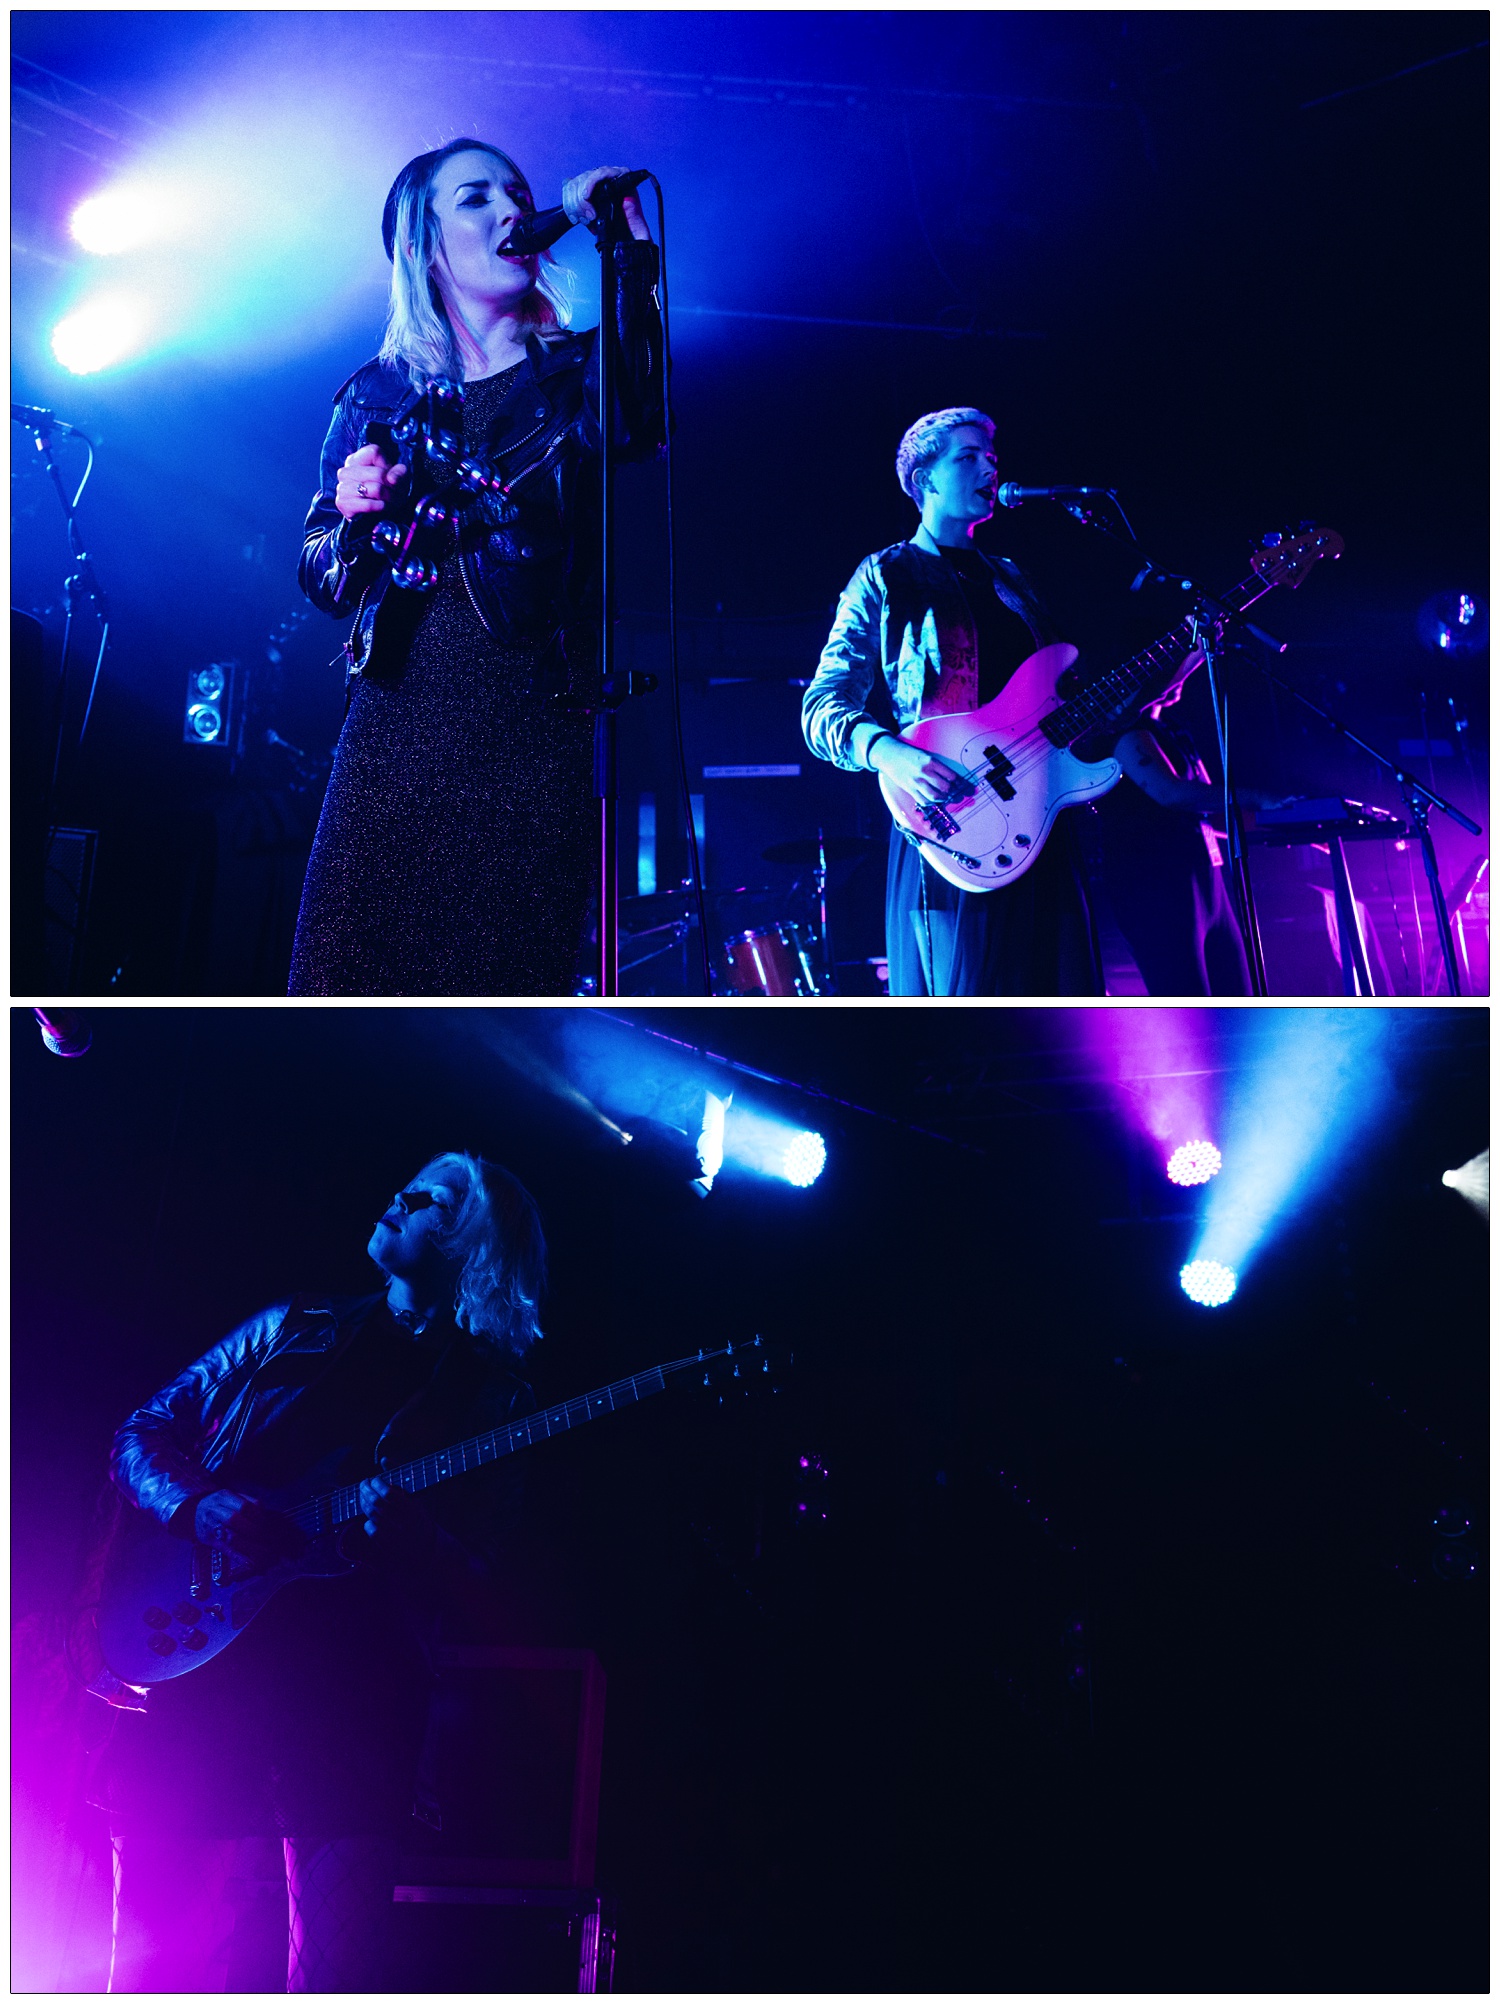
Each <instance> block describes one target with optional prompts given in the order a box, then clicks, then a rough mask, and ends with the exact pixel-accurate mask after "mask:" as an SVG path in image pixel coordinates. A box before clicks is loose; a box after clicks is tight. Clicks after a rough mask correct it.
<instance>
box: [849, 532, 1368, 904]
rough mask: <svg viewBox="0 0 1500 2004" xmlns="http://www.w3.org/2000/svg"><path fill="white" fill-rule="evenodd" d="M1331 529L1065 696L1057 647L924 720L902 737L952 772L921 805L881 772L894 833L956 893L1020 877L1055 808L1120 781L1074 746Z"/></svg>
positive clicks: (1318, 550)
mask: <svg viewBox="0 0 1500 2004" xmlns="http://www.w3.org/2000/svg"><path fill="white" fill-rule="evenodd" d="M1343 548H1344V545H1343V540H1342V538H1341V537H1340V536H1338V535H1337V534H1336V533H1335V532H1334V531H1333V530H1332V529H1317V528H1310V529H1306V530H1303V531H1300V532H1299V533H1297V534H1295V535H1288V536H1284V537H1283V538H1282V540H1281V542H1280V543H1278V544H1277V545H1276V546H1275V547H1274V548H1271V549H1260V550H1257V551H1256V552H1255V554H1254V555H1253V556H1252V557H1251V559H1250V563H1251V575H1250V576H1249V577H1248V578H1245V579H1244V580H1242V582H1241V583H1239V584H1237V585H1235V586H1234V588H1233V590H1232V591H1230V592H1227V593H1226V594H1225V595H1224V597H1223V599H1221V600H1220V601H1219V602H1218V604H1217V605H1215V604H1214V602H1213V601H1208V602H1206V603H1204V604H1201V605H1199V606H1197V607H1195V610H1194V612H1193V613H1191V614H1189V616H1188V617H1187V618H1186V619H1184V620H1183V621H1182V622H1181V624H1180V625H1178V626H1176V627H1174V628H1173V629H1172V631H1171V632H1170V633H1169V634H1167V635H1165V637H1164V638H1162V639H1161V640H1157V641H1153V643H1152V644H1151V646H1149V647H1147V648H1143V649H1142V651H1141V652H1140V653H1139V654H1134V655H1132V656H1131V658H1130V659H1129V660H1128V661H1126V662H1123V663H1122V664H1121V665H1120V666H1119V667H1118V668H1115V669H1113V670H1112V671H1111V672H1110V673H1109V674H1108V675H1102V676H1100V677H1099V679H1098V680H1097V681H1094V682H1090V683H1089V684H1088V685H1087V687H1085V688H1084V689H1083V690H1081V691H1080V692H1078V693H1077V694H1075V695H1072V696H1065V695H1064V694H1063V691H1062V689H1061V688H1060V686H1059V685H1060V683H1061V681H1062V678H1063V677H1064V676H1065V675H1066V674H1067V672H1068V670H1069V669H1070V668H1071V667H1072V665H1073V663H1074V662H1075V661H1076V660H1077V659H1078V649H1077V648H1076V647H1070V646H1069V645H1068V644H1067V642H1065V641H1058V642H1056V643H1055V644H1054V645H1052V646H1051V647H1043V648H1039V649H1038V651H1037V652H1036V653H1035V654H1031V655H1028V656H1027V658H1026V659H1025V660H1024V661H1023V662H1022V663H1021V665H1020V667H1019V668H1018V669H1017V670H1016V672H1015V674H1014V675H1012V676H1011V678H1010V680H1009V681H1008V682H1007V683H1006V685H1005V687H1004V688H1003V689H1002V690H1001V691H1000V693H999V695H998V696H996V697H994V698H993V699H992V700H991V701H990V702H988V703H986V704H984V705H983V707H982V708H980V709H977V710H964V711H961V712H958V713H955V714H953V715H951V716H938V717H926V718H923V719H921V720H920V721H918V722H917V723H915V724H911V725H909V726H908V728H907V729H906V730H904V731H903V732H902V733H901V736H902V739H903V741H904V742H905V743H907V744H912V745H917V746H919V747H920V748H921V749H922V750H923V751H925V752H930V753H932V754H933V755H934V756H935V757H937V758H939V759H941V760H942V762H943V764H944V765H946V766H949V767H950V768H951V769H952V770H953V771H954V772H955V773H956V774H957V775H958V777H959V784H958V785H957V786H955V787H954V788H953V790H952V791H951V792H950V793H949V795H948V798H947V799H946V800H944V801H942V802H940V803H938V804H935V805H931V806H929V805H924V804H923V802H921V801H920V800H918V799H917V797H916V796H915V794H911V793H908V792H907V791H906V790H905V788H904V787H900V786H897V785H895V784H894V783H893V782H892V781H891V780H889V779H887V777H886V776H885V774H884V773H882V774H881V775H880V790H881V792H882V793H883V794H884V796H885V804H886V806H887V807H888V808H889V809H890V811H891V814H892V817H893V818H894V820H895V822H896V824H897V826H898V827H901V828H905V829H907V830H909V832H910V833H911V834H913V835H915V836H916V837H917V839H918V843H919V846H920V848H921V851H922V854H923V855H924V856H925V857H926V859H927V861H928V862H929V863H931V865H932V867H933V868H934V869H935V870H936V871H937V872H938V874H939V875H940V876H943V877H946V878H947V879H948V882H949V883H950V884H956V885H957V886H958V888H959V889H960V890H961V891H997V890H1000V889H1001V888H1002V887H1003V886H1005V885H1006V884H1013V883H1015V882H1016V881H1017V880H1018V879H1019V878H1021V877H1024V876H1025V874H1026V872H1027V871H1028V870H1029V869H1030V868H1031V865H1032V864H1033V863H1034V862H1035V861H1036V859H1037V857H1038V856H1039V855H1040V854H1041V853H1042V845H1043V843H1045V841H1046V839H1047V837H1048V835H1049V834H1050V833H1051V832H1052V824H1053V823H1054V822H1055V821H1056V819H1057V817H1058V815H1059V814H1060V813H1061V812H1062V810H1063V808H1065V807H1071V806H1073V805H1074V804H1075V803H1076V802H1078V801H1086V800H1098V799H1101V798H1102V797H1103V796H1104V795H1105V794H1106V793H1108V792H1109V790H1110V788H1111V787H1112V786H1114V785H1115V784H1116V783H1117V781H1118V780H1119V778H1120V774H1121V767H1120V763H1119V761H1118V760H1117V759H1113V758H1103V759H1096V760H1087V761H1086V760H1084V759H1080V758H1077V757H1075V756H1074V754H1073V751H1072V750H1071V747H1072V746H1073V745H1074V744H1076V743H1077V742H1078V740H1079V739H1080V738H1085V737H1088V736H1089V735H1090V734H1091V733H1092V732H1095V731H1099V730H1102V729H1104V728H1105V727H1106V726H1109V725H1119V726H1123V725H1124V724H1125V722H1126V720H1127V719H1128V718H1129V717H1131V716H1132V715H1133V714H1134V713H1135V712H1136V711H1138V710H1139V708H1140V707H1141V705H1142V703H1144V702H1149V701H1150V700H1151V696H1152V694H1153V693H1159V692H1160V691H1162V690H1165V689H1166V688H1168V687H1170V685H1171V681H1172V678H1173V676H1174V675H1175V674H1176V673H1177V671H1178V670H1179V669H1180V668H1181V666H1182V664H1183V662H1184V661H1186V659H1187V658H1188V656H1189V654H1191V653H1192V652H1193V650H1194V648H1195V647H1196V646H1197V645H1198V644H1199V642H1200V639H1201V635H1202V632H1203V630H1204V629H1206V628H1212V629H1213V630H1214V631H1215V633H1217V632H1218V630H1219V629H1221V628H1222V627H1223V626H1224V624H1225V623H1226V617H1227V615H1230V614H1237V613H1241V612H1243V611H1244V610H1245V609H1246V607H1247V606H1251V605H1254V603H1255V601H1256V600H1257V599H1258V598H1263V597H1264V596H1265V594H1266V593H1267V592H1269V591H1272V590H1274V589H1275V587H1276V586H1277V585H1287V586H1289V587H1290V588H1291V589H1292V590H1293V591H1295V590H1296V588H1297V586H1298V585H1300V584H1301V582H1302V580H1303V579H1304V578H1305V577H1306V576H1307V574H1308V572H1309V571H1310V570H1311V569H1312V567H1313V565H1314V564H1315V563H1317V562H1318V561H1319V559H1320V558H1322V557H1338V556H1340V555H1342V553H1343Z"/></svg>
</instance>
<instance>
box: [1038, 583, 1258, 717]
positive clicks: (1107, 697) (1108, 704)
mask: <svg viewBox="0 0 1500 2004" xmlns="http://www.w3.org/2000/svg"><path fill="white" fill-rule="evenodd" d="M1271 589H1272V587H1271V586H1270V585H1269V584H1267V583H1266V582H1265V581H1264V580H1263V579H1262V578H1260V577H1257V576H1251V577H1248V578H1245V579H1243V580H1242V581H1241V582H1240V583H1239V584H1237V585H1235V587H1234V588H1233V590H1232V591H1229V592H1226V593H1225V594H1224V598H1223V601H1222V602H1223V604H1225V605H1226V606H1228V608H1229V610H1230V611H1231V612H1243V611H1244V610H1245V608H1246V607H1247V606H1251V605H1254V603H1255V601H1256V600H1257V599H1258V598H1264V597H1265V595H1266V593H1267V592H1268V591H1270V590H1271ZM1196 625H1197V622H1196V621H1195V620H1194V618H1193V617H1192V615H1191V614H1190V615H1189V616H1188V617H1187V618H1186V619H1184V620H1183V621H1182V623H1181V625H1180V626H1174V627H1173V629H1172V631H1171V632H1170V633H1168V634H1166V635H1164V636H1163V638H1162V639H1160V640H1154V641H1152V643H1151V645H1150V646H1149V647H1143V648H1142V649H1141V651H1140V653H1139V654H1132V655H1131V657H1130V659H1129V660H1128V661H1123V662H1121V664H1120V666H1119V667H1118V668H1114V669H1111V670H1110V672H1109V674H1107V675H1101V676H1100V677H1099V679H1098V681H1097V682H1090V683H1089V685H1088V687H1087V688H1086V689H1084V690H1082V691H1081V692H1080V693H1079V694H1078V695H1077V696H1075V697H1074V698H1073V699H1072V701H1071V702H1069V703H1065V704H1064V705H1063V707H1062V708H1061V709H1060V710H1054V711H1053V712H1052V714H1051V716H1050V717H1044V718H1043V719H1042V730H1043V732H1044V733H1045V734H1046V736H1047V737H1048V738H1049V739H1050V741H1051V742H1052V743H1053V744H1055V745H1058V746H1060V747H1061V746H1066V745H1071V744H1075V743H1076V742H1077V740H1078V739H1079V738H1081V737H1086V736H1087V735H1088V733H1089V732H1090V731H1095V730H1098V729H1099V728H1100V726H1101V725H1103V724H1105V723H1107V722H1109V721H1110V720H1111V719H1113V718H1115V717H1118V716H1120V715H1121V714H1122V713H1124V712H1126V711H1128V710H1129V709H1130V708H1131V707H1132V706H1133V705H1134V704H1136V703H1138V702H1139V701H1140V699H1141V698H1142V696H1144V695H1145V694H1146V693H1147V691H1148V690H1150V689H1151V688H1153V687H1159V688H1165V687H1166V686H1167V684H1168V682H1169V681H1170V679H1171V677H1172V676H1173V675H1174V674H1175V673H1176V672H1177V670H1178V669H1179V668H1180V667H1181V666H1182V664H1183V662H1184V661H1185V660H1186V659H1187V657H1188V655H1189V654H1191V653H1192V651H1193V643H1194V639H1195V637H1196Z"/></svg>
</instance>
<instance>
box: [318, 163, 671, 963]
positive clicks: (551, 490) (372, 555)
mask: <svg viewBox="0 0 1500 2004" xmlns="http://www.w3.org/2000/svg"><path fill="white" fill-rule="evenodd" d="M620 171H621V170H619V169H617V168H616V169H611V168H595V169H594V170H593V171H592V172H591V173H588V174H580V175H578V176H576V177H575V178H574V179H573V180H571V181H569V182H568V184H567V186H566V188H565V189H564V190H563V206H564V208H565V209H566V211H567V213H568V215H569V216H570V217H572V218H573V219H574V220H575V221H582V222H590V221H593V220H594V215H595V212H594V207H593V205H592V204H591V202H590V199H589V198H590V195H591V193H592V192H593V190H594V189H595V188H596V187H597V185H598V184H599V183H600V182H601V181H604V180H606V179H607V178H608V177H609V176H610V175H611V174H612V173H618V172H620ZM533 206H534V205H533V202H532V198H531V191H530V189H529V187H528V186H527V183H526V178H525V176H524V175H523V174H522V173H521V171H520V169H519V168H518V167H517V166H516V165H515V163H514V162H513V161H512V160H511V159H509V158H508V156H507V155H506V154H504V153H502V152H500V151H499V150H498V148H496V147H493V146H489V145H486V144H484V143H483V142H482V141H479V140H473V139H458V140H453V141H452V142H450V144H448V145H447V146H444V147H441V148H440V149H439V150H438V151H437V152H435V153H424V154H422V155H421V156H420V157H419V158H417V159H415V160H412V161H410V162H408V164H407V165H406V166H405V167H403V168H402V170H401V172H400V174H398V175H397V177H396V183H395V186H394V187H393V188H392V189H391V192H390V195H389V196H388V197H387V200H386V205H385V217H384V224H383V227H384V234H385V248H386V254H387V255H388V256H389V257H390V258H391V260H392V275H391V304H390V313H389V317H388V321H387V326H386V335H385V341H384V344H383V345H382V347H381V350H380V354H379V356H378V357H377V358H376V359H375V360H374V361H372V362H368V363H366V364H365V366H364V367H363V368H362V369H359V370H357V371H356V372H355V374H354V375H353V376H352V377H351V378H350V379H349V381H348V382H347V383H345V384H344V386H343V388H342V389H340V390H339V392H338V393H337V395H336V397H335V399H334V414H333V423H332V426H331V427H330V429H329V433H328V438H327V441H326V442H325V444H324V447H323V463H322V481H321V485H320V487H319V491H318V493H317V495H316V497H315V498H314V501H313V504H312V508H311V510H310V511H309V514H308V517H307V528H306V534H305V540H304V544H303V551H302V563H301V567H300V571H299V577H300V581H301V585H302V589H303V590H304V591H305V592H306V594H307V596H308V597H309V598H310V599H311V600H312V602H313V603H314V604H315V605H317V606H319V607H320V608H321V609H322V610H323V611H324V612H327V613H331V614H332V615H333V616H334V617H335V618H338V619H342V618H347V617H349V616H350V615H351V614H353V615H355V619H354V626H353V629H352V631H351V633H350V635H349V638H348V640H347V642H346V643H345V651H346V654H347V656H348V665H349V700H348V710H347V715H346V717H345V721H344V727H343V730H342V732H341V734H340V736H339V741H338V747H337V750H336V751H335V754H334V763H333V773H332V776H331V778H330V780H329V783H328V792H327V797H326V799H325V800H324V803H323V812H322V816H321V818H320V820H319V823H318V832H317V835H316V837H315V839H314V842H313V850H312V856H311V859H310V861H309V863H308V870H307V880H306V883H305V885H304V887H303V893H302V907H301V911H300V913H299V916H298V920H297V938H296V944H295V946H294V948H293V954H292V973H291V983H290V993H292V994H293V995H566V994H571V993H572V992H573V989H574V986H575V978H576V973H577V963H578V952H579V946H580V942H581V940H582V937H583V933H584V927H585V924H586V922H587V917H588V906H589V897H590V892H591V890H592V888H593V881H594V877H593V872H594V849H595V832H596V809H595V801H594V792H593V769H592V746H593V727H592V724H591V722H590V718H589V716H588V714H587V710H588V708H589V707H590V705H591V703H592V701H593V700H594V696H595V689H594V681H595V678H596V674H597V640H598V635H597V622H598V611H597V605H596V598H597V582H598V548H599V481H598V445H599V396H598V389H599V385H598V354H597V336H596V334H595V333H593V332H589V333H586V334H582V335H576V334H571V333H569V332H568V331H567V330H566V328H565V327H564V325H563V314H564V308H563V305H562V301H561V299H560V296H559V294H558V292H557V291H556V290H555V289H554V287H553V285H552V283H551V282H550V281H549V277H548V274H547V269H546V265H547V262H548V261H547V260H546V259H545V258H537V257H510V256H507V255H506V254H505V248H504V247H505V243H506V240H507V238H508V236H509V234H510V231H511V229H512V227H513V226H514V225H515V223H516V222H517V221H518V220H519V219H520V218H521V217H522V216H523V215H527V214H529V213H530V212H531V211H532V209H533ZM621 212H622V214H623V217H624V219H625V222H626V223H627V225H628V227H629V230H630V238H629V240H628V241H626V242H624V243H623V244H622V245H621V246H620V247H619V248H618V250H617V252H616V253H615V255H614V258H613V260H612V262H611V263H610V264H609V266H608V269H607V272H606V288H607V290H606V300H605V322H606V324H607V325H611V326H613V327H614V328H616V329H618V332H619V343H620V346H619V362H618V367H617V370H616V381H617V384H618V390H619V397H618V403H619V413H620V415H619V425H620V434H619V437H620V445H619V449H620V450H621V451H622V452H623V453H624V454H625V455H627V456H634V457H637V458H639V457H647V456H649V455H650V454H651V453H652V452H654V451H655V450H656V448H657V447H658V446H659V444H660V442H661V439H662V435H663V425H662V403H663V399H662V388H663V386H662V350H661V323H660V320H659V318H658V315H657V310H656V302H655V290H654V289H655V285H656V279H657V251H656V246H655V245H654V244H653V243H652V242H651V239H650V236H649V234H648V232H647V229H646V224H645V220H644V218H643V217H642V215H641V211H640V208H639V205H638V204H637V202H636V200H635V198H634V196H633V195H629V194H627V195H625V196H624V197H623V199H622V202H621ZM611 291H612V293H613V298H612V299H611V297H610V292H611ZM437 377H448V378H450V379H454V380H461V381H462V382H463V384H464V404H463V425H464V445H465V448H466V450H468V451H471V452H473V451H476V450H478V451H482V452H484V453H485V454H487V455H488V457H489V458H490V460H491V461H492V462H493V463H494V464H495V465H496V466H498V467H499V468H500V470H501V471H502V472H503V473H505V474H507V475H510V474H514V473H516V472H519V471H520V470H521V469H522V468H523V467H526V466H529V465H531V464H532V463H533V462H534V461H536V460H542V461H543V464H542V465H541V467H540V468H539V469H538V470H537V471H536V472H535V473H533V474H531V475H530V476H529V477H528V478H526V479H523V480H522V481H521V482H520V483H519V485H518V486H517V487H516V489H515V490H514V492H513V493H511V494H509V495H507V496H505V497H500V496H496V495H489V494H486V495H484V496H482V497H481V498H480V499H479V500H477V501H476V502H474V503H473V504H472V505H471V506H469V507H468V508H466V509H465V510H464V512H463V514H462V515H461V516H460V518H459V521H460V525H461V526H460V529H459V533H458V535H457V537H456V538H455V540H454V542H453V543H452V544H451V545H450V549H449V554H448V555H447V556H446V557H445V558H444V560H443V562H442V564H441V566H440V571H439V579H438V583H437V585H436V587H435V588H434V589H433V590H431V591H428V592H418V591H413V590H408V589H403V588H400V587H396V586H393V585H392V582H391V572H390V568H389V566H388V565H387V563H386V562H385V560H384V558H383V557H382V556H381V555H380V554H379V553H378V552H377V551H376V549H375V548H374V546H373V544H372V542H371V534H372V531H373V529H374V527H375V525H376V523H378V522H379V520H380V517H381V515H382V513H383V512H384V509H385V505H386V501H387V500H388V499H389V498H391V497H392V495H393V494H395V493H397V492H398V491H399V489H400V483H401V481H402V480H403V478H404V476H405V473H406V468H405V467H404V466H403V465H402V464H401V463H400V462H399V461H397V462H396V463H395V464H391V463H389V457H388V455H386V454H384V453H383V452H382V450H381V448H380V446H379V445H376V444H366V443H365V442H364V439H365V432H366V427H367V426H368V425H370V424H371V423H372V422H377V423H385V424H389V422H390V421H391V419H392V418H393V417H395V416H397V415H398V414H399V413H400V411H401V410H402V409H403V408H404V407H405V406H406V405H408V404H409V403H410V402H411V400H412V398H413V396H414V395H415V394H416V393H417V391H419V390H420V389H422V388H424V387H425V386H426V385H427V383H429V382H430V381H431V380H433V379H434V378H437Z"/></svg>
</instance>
